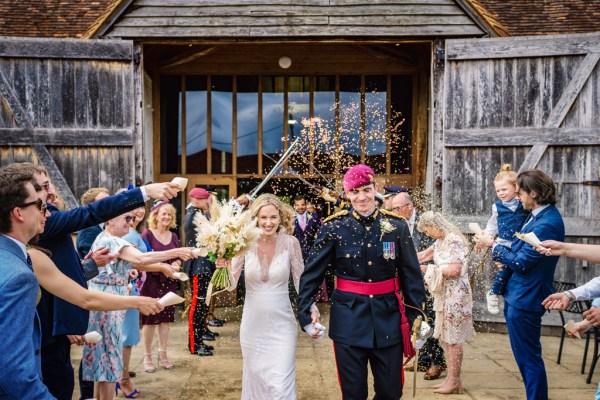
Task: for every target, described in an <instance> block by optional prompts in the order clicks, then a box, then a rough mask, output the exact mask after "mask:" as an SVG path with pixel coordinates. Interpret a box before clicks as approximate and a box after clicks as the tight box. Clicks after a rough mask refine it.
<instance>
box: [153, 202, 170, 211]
mask: <svg viewBox="0 0 600 400" xmlns="http://www.w3.org/2000/svg"><path fill="white" fill-rule="evenodd" d="M167 203H169V200H162V201H159V202H156V203H154V205H153V206H152V207H150V212H153V211H154V210H157V209H159V208H161V207H162V206H164V205H165V204H167Z"/></svg>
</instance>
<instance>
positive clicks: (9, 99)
mask: <svg viewBox="0 0 600 400" xmlns="http://www.w3.org/2000/svg"><path fill="white" fill-rule="evenodd" d="M0 95H1V96H2V97H4V100H6V103H7V104H8V107H9V108H10V110H11V112H12V114H13V117H14V118H15V121H16V123H17V125H19V126H20V127H22V128H30V127H31V126H33V124H32V123H31V120H30V119H29V116H28V115H27V112H26V111H25V109H24V108H23V106H22V105H21V101H20V100H19V96H17V93H16V92H15V89H14V87H13V85H12V84H11V82H9V80H8V79H7V77H6V75H5V74H4V71H3V70H2V69H0Z"/></svg>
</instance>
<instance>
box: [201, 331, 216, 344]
mask: <svg viewBox="0 0 600 400" xmlns="http://www.w3.org/2000/svg"><path fill="white" fill-rule="evenodd" d="M216 338H217V337H216V336H215V335H213V334H212V333H211V332H206V333H204V334H202V340H208V341H209V342H212V341H213V340H215V339H216Z"/></svg>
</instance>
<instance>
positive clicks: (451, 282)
mask: <svg viewBox="0 0 600 400" xmlns="http://www.w3.org/2000/svg"><path fill="white" fill-rule="evenodd" d="M467 252H468V251H467V247H466V245H465V244H464V242H463V241H462V239H461V238H460V237H459V236H458V235H456V234H453V233H449V234H448V235H447V236H446V238H445V239H444V240H441V239H438V240H437V241H436V242H435V243H434V245H433V262H434V265H430V266H429V268H428V269H427V273H426V274H425V282H426V283H427V285H428V287H429V290H430V291H431V293H432V294H433V298H434V300H433V308H434V310H435V312H436V315H435V331H434V334H433V336H434V337H436V338H439V339H441V340H443V341H444V342H445V343H447V344H460V343H464V342H466V341H467V340H469V339H470V338H471V337H473V336H474V335H475V330H474V329H473V315H472V312H473V295H472V293H471V285H470V284H469V276H468V273H467V272H468V271H467V266H466V264H465V258H466V256H467ZM447 264H462V268H461V272H460V275H459V276H458V277H457V278H447V277H443V276H442V267H444V266H445V265H447Z"/></svg>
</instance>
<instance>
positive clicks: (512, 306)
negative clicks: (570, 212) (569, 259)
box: [492, 170, 565, 400]
mask: <svg viewBox="0 0 600 400" xmlns="http://www.w3.org/2000/svg"><path fill="white" fill-rule="evenodd" d="M517 196H519V201H520V202H521V204H522V205H523V208H524V209H526V210H528V211H531V214H530V217H529V218H528V219H527V221H525V224H524V225H523V227H521V229H520V231H521V233H522V234H526V233H530V232H533V233H534V234H535V235H536V236H537V237H538V238H539V239H540V240H542V241H545V240H557V241H561V242H562V241H564V239H565V225H564V223H563V219H562V217H561V215H560V213H559V211H558V210H557V208H556V207H555V206H554V204H556V189H555V186H554V181H553V180H552V178H550V177H549V176H548V175H546V174H545V173H543V172H542V171H539V170H532V171H525V172H521V173H520V174H519V176H518V177H517ZM558 258H559V257H558V256H555V255H552V256H550V257H545V256H544V255H542V254H540V253H538V252H537V251H536V250H535V249H534V248H533V246H531V245H530V244H527V243H525V242H524V241H522V240H519V239H517V238H515V239H514V240H513V242H512V244H511V247H510V248H509V247H506V246H503V245H502V244H495V245H493V251H492V259H493V260H494V261H497V262H499V263H502V264H503V265H504V266H505V267H506V268H508V269H510V270H511V271H512V276H511V277H510V278H509V279H508V282H507V284H506V294H505V295H504V317H505V318H506V327H507V329H508V336H509V339H510V345H511V348H512V351H513V354H514V356H515V360H516V361H517V365H518V366H519V370H520V372H521V376H522V377H523V382H524V383H525V391H526V393H527V399H529V400H533V399H536V400H546V399H548V380H547V376H546V367H545V366H544V359H543V358H542V344H541V342H540V335H541V330H542V315H543V314H544V312H545V309H544V307H543V306H542V301H543V300H544V299H545V298H546V297H548V295H550V294H551V293H552V292H553V291H554V287H553V279H554V271H555V270H556V263H557V262H558Z"/></svg>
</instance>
